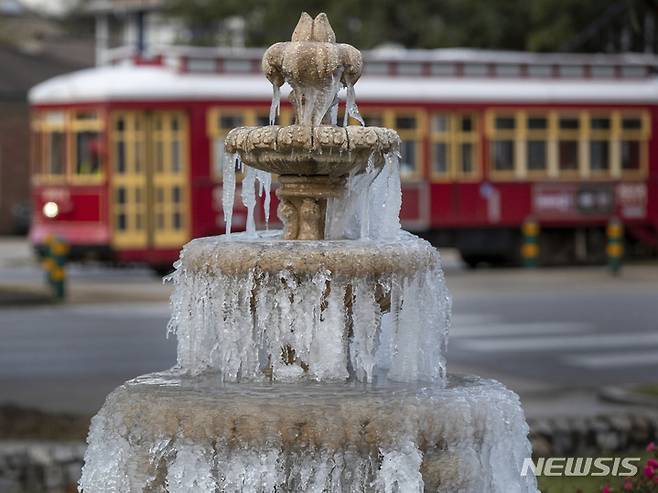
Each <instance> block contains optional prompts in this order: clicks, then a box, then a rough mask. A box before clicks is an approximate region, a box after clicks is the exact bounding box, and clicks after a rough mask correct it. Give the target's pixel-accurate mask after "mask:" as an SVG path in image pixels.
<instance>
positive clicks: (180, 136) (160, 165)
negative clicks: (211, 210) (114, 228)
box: [150, 111, 190, 249]
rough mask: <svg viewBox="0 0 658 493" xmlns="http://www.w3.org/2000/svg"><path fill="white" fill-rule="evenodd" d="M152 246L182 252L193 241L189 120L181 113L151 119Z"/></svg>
mask: <svg viewBox="0 0 658 493" xmlns="http://www.w3.org/2000/svg"><path fill="white" fill-rule="evenodd" d="M151 129H152V131H151V140H150V147H151V155H152V158H151V163H152V170H153V171H152V175H151V177H152V179H151V184H150V185H151V187H152V197H153V205H152V217H151V219H152V222H151V234H152V246H153V247H155V248H176V249H178V248H180V247H181V246H182V245H183V244H184V243H185V242H187V241H188V240H189V231H190V225H189V218H188V211H187V209H188V207H187V206H188V202H189V197H188V192H187V177H188V169H187V168H188V163H187V156H188V154H189V153H188V151H187V146H188V139H187V136H188V135H187V117H186V115H185V114H184V113H183V112H180V111H156V112H153V113H152V116H151Z"/></svg>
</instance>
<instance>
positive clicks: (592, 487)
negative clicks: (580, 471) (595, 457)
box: [537, 450, 653, 493]
mask: <svg viewBox="0 0 658 493" xmlns="http://www.w3.org/2000/svg"><path fill="white" fill-rule="evenodd" d="M601 456H602V457H603V456H606V454H601ZM610 457H641V458H642V460H641V461H640V462H639V463H638V462H635V463H634V464H635V465H637V466H638V476H639V475H641V474H642V467H643V464H644V463H645V462H646V460H647V459H648V458H650V457H653V454H651V453H649V452H645V451H644V450H642V451H637V450H636V451H631V452H627V453H624V454H618V453H617V454H611V455H610ZM638 476H636V478H637V477H638ZM626 479H634V478H628V477H613V476H604V477H601V476H594V477H593V476H584V477H563V476H540V477H539V478H537V483H538V486H539V491H541V492H542V493H600V492H601V488H603V486H605V485H606V484H607V485H609V486H610V487H611V488H612V491H613V492H615V493H622V492H623V491H624V490H623V484H624V481H625V480H626Z"/></svg>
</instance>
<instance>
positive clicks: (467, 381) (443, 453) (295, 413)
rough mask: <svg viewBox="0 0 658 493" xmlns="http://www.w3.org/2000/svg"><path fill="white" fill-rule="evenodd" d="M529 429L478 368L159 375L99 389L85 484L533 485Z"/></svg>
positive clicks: (513, 401)
mask: <svg viewBox="0 0 658 493" xmlns="http://www.w3.org/2000/svg"><path fill="white" fill-rule="evenodd" d="M527 432H528V429H527V425H526V423H525V420H524V417H523V411H522V410H521V406H520V404H519V400H518V397H517V396H516V395H515V394H514V393H513V392H511V391H509V390H507V389H505V388H504V387H503V386H502V385H501V384H499V383H498V382H495V381H492V380H483V379H479V378H477V377H451V378H450V379H449V382H448V385H447V387H445V388H443V389H440V388H437V387H435V386H423V385H400V384H391V383H388V384H379V385H361V384H321V385H320V384H303V385H300V384H280V385H277V386H275V387H272V386H270V385H260V384H221V383H219V382H218V381H217V380H216V379H214V378H208V377H205V378H203V377H197V378H190V377H187V376H181V375H179V374H177V373H172V372H165V373H161V374H151V375H145V376H144V377H140V378H138V379H135V380H132V381H130V382H127V383H126V384H124V385H123V386H121V387H119V388H118V389H117V390H116V391H114V392H113V393H112V394H111V395H110V396H109V397H108V400H107V403H106V404H105V406H104V407H103V410H102V411H101V412H100V413H99V414H98V415H97V416H96V417H94V419H93V421H92V426H91V432H90V443H91V445H90V448H89V451H88V453H87V461H86V465H85V467H84V469H83V474H82V483H81V484H82V486H83V488H84V489H85V491H89V492H94V493H126V492H132V491H149V492H165V491H168V492H172V491H174V492H179V491H181V492H182V491H186V492H190V491H227V492H228V491H230V492H233V491H249V492H273V491H277V492H302V491H303V492H318V493H320V492H331V493H333V492H335V493H339V492H344V491H359V492H382V493H386V492H399V493H402V492H404V493H408V492H422V491H436V492H446V493H455V492H472V493H521V492H523V493H527V492H536V491H537V488H536V484H535V479H534V477H532V476H527V477H524V476H521V474H520V471H521V466H522V463H523V459H524V458H525V457H529V455H530V445H529V442H528V441H527V439H526V438H525V437H526V435H527ZM108 444H112V448H111V452H112V453H111V454H108V453H107V452H108V451H109V450H108V448H107V447H108ZM116 478H125V479H124V480H123V481H122V482H117V481H116Z"/></svg>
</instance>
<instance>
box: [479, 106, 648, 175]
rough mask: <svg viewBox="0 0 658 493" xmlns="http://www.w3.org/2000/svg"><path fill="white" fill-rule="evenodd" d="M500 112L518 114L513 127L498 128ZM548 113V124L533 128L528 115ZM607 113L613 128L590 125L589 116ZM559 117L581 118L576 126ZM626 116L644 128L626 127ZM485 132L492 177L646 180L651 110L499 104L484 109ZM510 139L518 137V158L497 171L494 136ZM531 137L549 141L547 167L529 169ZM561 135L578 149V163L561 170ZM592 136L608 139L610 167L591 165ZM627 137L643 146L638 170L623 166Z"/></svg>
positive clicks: (531, 116)
mask: <svg viewBox="0 0 658 493" xmlns="http://www.w3.org/2000/svg"><path fill="white" fill-rule="evenodd" d="M498 117H510V118H514V122H515V128H514V129H509V130H505V129H496V128H495V121H496V118H498ZM534 117H539V118H547V120H548V122H547V129H541V130H537V129H529V128H528V119H529V118H534ZM596 117H603V118H609V119H610V129H593V128H591V119H592V118H596ZM561 118H574V119H577V120H578V129H561V128H560V119H561ZM624 118H638V119H640V120H641V122H642V124H641V128H640V129H633V130H623V128H622V121H623V119H624ZM485 135H486V137H487V139H488V141H489V175H490V176H491V178H492V179H493V180H523V179H530V180H536V179H547V178H548V179H552V180H579V179H586V180H609V179H619V178H623V179H643V178H645V177H646V175H647V170H648V161H649V150H648V139H649V138H650V137H651V117H650V115H649V112H648V111H647V110H639V109H638V110H613V109H606V108H597V109H595V110H581V109H541V108H537V109H531V110H518V109H509V108H496V109H495V110H489V111H487V112H486V114H485ZM496 140H510V141H513V142H514V163H513V169H512V170H503V171H501V170H496V169H495V168H494V141H496ZM530 140H543V141H545V142H546V153H547V155H546V160H547V163H546V164H547V165H546V169H545V170H541V171H539V170H537V171H533V170H530V169H528V163H527V143H528V141H530ZM561 140H565V141H575V142H576V143H577V146H578V150H577V167H576V169H573V170H561V169H560V167H559V143H560V141H561ZM592 140H607V141H608V142H609V169H608V170H607V171H604V170H601V171H598V170H593V169H592V167H591V163H590V145H591V142H592ZM624 140H630V141H637V142H639V147H640V169H638V170H626V171H624V170H622V168H621V143H622V141H624Z"/></svg>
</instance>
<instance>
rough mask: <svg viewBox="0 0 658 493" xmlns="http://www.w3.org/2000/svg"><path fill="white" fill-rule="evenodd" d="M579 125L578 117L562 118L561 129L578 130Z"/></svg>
mask: <svg viewBox="0 0 658 493" xmlns="http://www.w3.org/2000/svg"><path fill="white" fill-rule="evenodd" d="M579 127H580V122H579V121H578V118H569V117H567V118H560V130H578V128H579Z"/></svg>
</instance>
